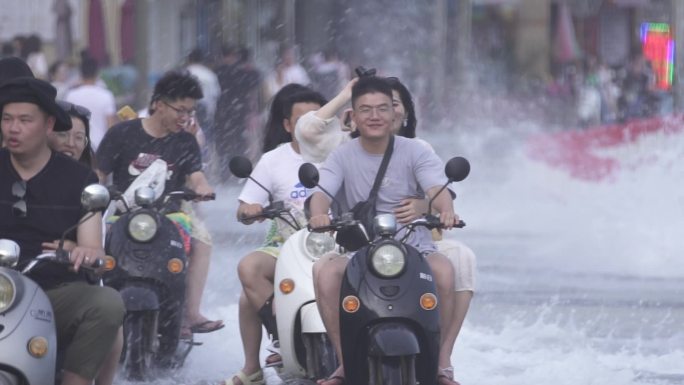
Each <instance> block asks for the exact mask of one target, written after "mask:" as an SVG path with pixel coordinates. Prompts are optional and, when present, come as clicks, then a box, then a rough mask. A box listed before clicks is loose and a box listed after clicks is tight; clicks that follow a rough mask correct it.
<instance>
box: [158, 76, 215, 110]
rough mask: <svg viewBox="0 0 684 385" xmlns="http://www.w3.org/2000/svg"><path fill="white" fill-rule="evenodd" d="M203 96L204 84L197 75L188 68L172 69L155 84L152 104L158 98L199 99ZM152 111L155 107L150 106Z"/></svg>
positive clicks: (171, 99) (170, 99)
mask: <svg viewBox="0 0 684 385" xmlns="http://www.w3.org/2000/svg"><path fill="white" fill-rule="evenodd" d="M203 96H204V94H203V93H202V86H201V85H200V83H199V80H197V77H195V76H194V75H192V74H191V73H190V72H189V71H188V70H171V71H168V72H167V73H165V74H164V76H162V77H161V79H159V81H157V84H155V85H154V92H153V93H152V100H150V106H151V105H152V104H153V103H154V102H156V101H158V100H165V101H169V102H173V101H176V100H179V99H185V98H190V99H195V100H199V99H202V97H203ZM152 113H154V109H152V108H150V114H152Z"/></svg>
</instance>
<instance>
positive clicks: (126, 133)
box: [96, 71, 223, 337]
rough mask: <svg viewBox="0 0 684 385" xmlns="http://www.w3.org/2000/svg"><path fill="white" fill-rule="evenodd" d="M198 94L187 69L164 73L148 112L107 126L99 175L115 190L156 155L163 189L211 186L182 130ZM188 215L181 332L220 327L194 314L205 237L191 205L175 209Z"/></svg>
mask: <svg viewBox="0 0 684 385" xmlns="http://www.w3.org/2000/svg"><path fill="white" fill-rule="evenodd" d="M201 98H202V89H201V87H200V84H199V82H198V81H197V79H196V78H195V77H194V76H192V75H191V74H190V73H189V72H187V71H170V72H167V73H166V74H165V75H164V76H163V77H162V78H161V79H160V80H159V81H158V82H157V84H156V85H155V87H154V92H153V95H152V100H151V101H150V106H149V112H150V116H149V117H147V118H143V119H132V120H127V121H125V122H121V123H118V124H116V125H114V126H113V127H112V128H110V129H109V131H108V132H107V134H106V135H105V137H104V139H103V140H102V143H100V147H99V148H98V150H97V155H96V158H97V167H98V175H99V176H100V180H102V181H104V180H105V179H106V177H107V176H108V175H109V174H110V173H111V174H112V176H113V182H114V185H115V186H116V188H117V190H119V191H122V192H123V191H125V190H126V189H127V188H128V186H130V185H131V183H133V181H134V180H135V178H136V177H137V176H138V175H140V173H142V172H143V171H145V169H147V167H148V166H150V165H151V164H152V162H154V161H155V160H157V159H161V160H163V161H165V162H166V163H167V166H168V171H167V176H166V184H165V188H164V192H165V193H168V192H170V191H178V190H183V189H184V188H185V187H188V188H190V189H191V190H193V191H194V192H195V193H197V194H199V195H209V194H212V193H213V189H212V188H211V186H210V185H209V182H208V181H207V179H206V177H205V175H204V172H202V156H201V153H200V148H199V145H198V144H197V141H196V140H195V137H194V136H193V135H192V134H190V133H188V132H186V131H184V129H186V128H187V127H188V126H190V125H191V124H192V123H193V119H194V117H195V103H196V102H197V100H199V99H201ZM180 209H181V210H182V211H184V212H185V213H186V214H188V215H189V216H190V218H191V220H192V233H191V236H192V249H191V252H190V264H189V266H188V275H187V286H186V311H185V318H186V319H185V325H184V328H183V331H182V333H183V337H189V336H190V335H191V334H192V333H209V332H212V331H215V330H218V329H220V328H222V327H223V322H221V321H210V320H208V319H207V318H205V317H204V316H202V315H201V314H200V311H199V308H200V303H201V299H202V292H203V291H204V286H205V284H206V279H207V275H208V271H209V257H210V255H211V236H210V235H209V232H208V231H207V230H206V228H205V226H204V225H203V223H202V222H201V221H200V220H199V219H198V218H197V217H196V216H195V214H194V210H193V209H192V206H191V205H189V204H187V203H185V204H183V205H182V207H181V208H180Z"/></svg>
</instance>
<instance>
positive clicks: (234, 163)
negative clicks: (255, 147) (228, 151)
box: [228, 155, 252, 178]
mask: <svg viewBox="0 0 684 385" xmlns="http://www.w3.org/2000/svg"><path fill="white" fill-rule="evenodd" d="M228 167H229V168H230V172H231V173H232V174H233V175H235V176H236V177H238V178H247V177H249V175H250V174H251V173H252V162H250V161H249V159H247V158H245V157H244V156H239V155H238V156H234V157H233V158H232V159H231V160H230V163H229V164H228Z"/></svg>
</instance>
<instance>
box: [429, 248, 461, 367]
mask: <svg viewBox="0 0 684 385" xmlns="http://www.w3.org/2000/svg"><path fill="white" fill-rule="evenodd" d="M427 260H428V263H429V264H430V268H431V269H432V275H433V276H434V278H435V285H436V286H437V296H438V298H439V324H440V330H441V331H442V333H441V340H440V349H439V367H440V368H445V367H448V366H451V364H450V362H451V350H452V348H453V346H451V345H450V346H449V347H446V343H445V342H446V333H445V332H444V331H445V330H447V328H448V327H449V325H451V324H452V323H453V316H454V299H453V298H454V269H453V266H452V265H451V262H450V261H449V260H448V259H447V257H445V256H444V255H442V254H440V253H432V254H430V255H428V257H427Z"/></svg>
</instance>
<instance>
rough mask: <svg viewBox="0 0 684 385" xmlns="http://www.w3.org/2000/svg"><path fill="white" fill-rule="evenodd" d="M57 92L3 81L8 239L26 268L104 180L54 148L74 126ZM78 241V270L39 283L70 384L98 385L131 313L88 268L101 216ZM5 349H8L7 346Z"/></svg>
mask: <svg viewBox="0 0 684 385" xmlns="http://www.w3.org/2000/svg"><path fill="white" fill-rule="evenodd" d="M55 95H56V90H55V88H54V87H52V86H51V85H50V84H49V83H47V82H44V81H42V80H38V79H35V78H33V77H31V76H25V77H17V78H14V79H10V80H7V81H4V82H1V84H0V106H1V108H2V121H1V123H0V126H1V128H2V135H3V144H4V146H5V147H6V148H4V149H0V180H2V183H1V184H0V238H7V239H12V240H15V241H16V242H17V243H18V244H19V246H20V249H21V255H20V259H19V265H18V266H19V268H22V267H23V266H24V265H25V264H26V263H27V262H28V261H29V260H30V259H31V258H33V257H35V256H36V255H38V254H41V252H42V246H41V245H42V243H44V242H52V241H53V240H54V239H60V238H61V237H62V235H63V233H64V232H65V231H66V230H67V229H69V228H70V227H73V226H75V225H76V224H78V223H79V221H80V220H81V219H82V217H83V212H82V208H81V202H80V198H81V192H82V191H83V189H84V187H85V186H87V185H89V184H91V183H96V182H97V178H96V176H95V174H94V173H93V172H92V171H90V170H89V169H88V168H87V167H85V166H83V165H80V164H79V163H78V162H76V161H74V160H72V159H69V158H68V157H66V156H64V155H62V154H59V153H56V152H53V151H51V150H50V148H49V147H48V142H47V140H48V138H47V134H48V133H50V132H52V131H64V130H68V129H69V128H70V127H71V120H70V118H69V116H68V115H66V113H65V112H64V111H63V110H61V109H60V108H59V106H57V104H56V103H55ZM67 239H70V240H71V241H73V242H75V243H76V247H75V248H74V249H73V250H72V251H71V253H70V256H69V258H70V262H71V264H72V267H71V268H67V267H66V266H63V265H56V264H44V265H41V266H40V267H39V268H37V269H35V270H34V272H33V274H31V276H30V277H31V278H32V279H33V280H34V281H35V282H37V283H38V284H39V285H40V286H41V287H42V288H43V289H44V290H45V291H46V294H47V295H48V297H49V298H50V302H51V304H52V308H53V312H54V319H55V320H56V326H57V333H58V336H57V341H58V345H59V348H60V350H61V351H63V352H64V353H63V360H62V361H63V365H62V367H63V370H64V372H63V375H62V384H68V385H86V384H91V383H92V381H93V379H94V378H95V376H96V374H97V372H98V371H99V369H100V367H101V366H102V364H103V363H104V362H105V360H106V358H107V356H108V354H109V352H110V349H111V347H112V345H113V343H114V340H115V338H116V335H117V331H118V329H119V327H120V326H121V323H122V321H123V316H124V307H123V302H122V300H121V297H120V296H119V294H118V293H117V292H116V291H114V290H113V289H110V288H105V287H100V286H95V285H91V284H89V283H88V281H87V279H86V276H85V275H84V273H83V269H82V267H83V266H91V265H92V264H94V263H96V261H97V260H98V259H99V258H101V257H103V256H104V251H103V250H102V246H101V245H102V240H101V216H100V215H99V214H95V215H93V216H92V217H91V218H90V219H88V220H86V221H85V222H83V223H81V224H80V225H78V226H77V228H76V231H75V232H74V233H71V234H67ZM2 348H3V349H4V347H2Z"/></svg>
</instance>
